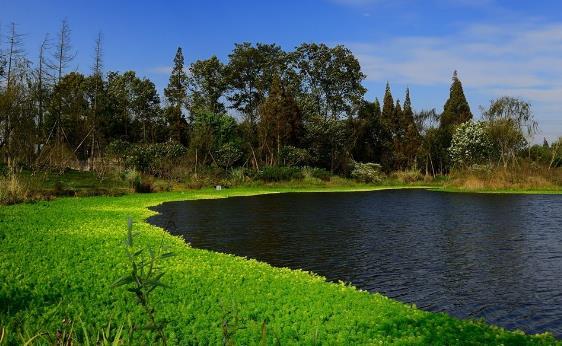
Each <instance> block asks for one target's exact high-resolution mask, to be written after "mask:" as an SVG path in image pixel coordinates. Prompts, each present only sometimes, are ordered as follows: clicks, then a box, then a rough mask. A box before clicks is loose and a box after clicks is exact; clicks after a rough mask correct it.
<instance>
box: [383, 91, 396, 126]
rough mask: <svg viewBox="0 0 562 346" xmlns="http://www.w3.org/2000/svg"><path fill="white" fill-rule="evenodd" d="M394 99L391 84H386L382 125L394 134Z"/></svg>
mask: <svg viewBox="0 0 562 346" xmlns="http://www.w3.org/2000/svg"><path fill="white" fill-rule="evenodd" d="M394 115H395V113H394V99H393V98H392V92H391V91H390V84H389V83H388V82H386V90H385V91H384V99H383V105H382V112H381V123H382V125H383V126H384V127H385V128H386V129H387V130H388V131H390V133H392V127H393V126H392V123H393V122H394V121H393V119H394Z"/></svg>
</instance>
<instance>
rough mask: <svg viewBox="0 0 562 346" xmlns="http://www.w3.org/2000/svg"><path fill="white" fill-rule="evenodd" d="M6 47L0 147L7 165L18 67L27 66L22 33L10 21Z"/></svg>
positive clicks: (0, 117) (9, 159) (15, 108)
mask: <svg viewBox="0 0 562 346" xmlns="http://www.w3.org/2000/svg"><path fill="white" fill-rule="evenodd" d="M6 43H7V48H6V52H5V54H4V55H5V58H4V59H5V66H6V67H5V72H4V95H3V102H2V103H1V106H0V107H1V108H2V109H0V124H1V125H2V126H1V127H2V133H1V134H0V149H4V156H5V161H6V162H7V163H8V166H11V165H12V156H13V152H12V145H11V143H12V140H11V139H12V138H11V137H12V132H13V127H14V117H15V116H16V115H17V114H16V113H17V107H16V106H17V100H18V98H19V92H18V90H15V89H16V88H15V85H16V82H17V77H18V76H19V77H21V76H22V75H23V74H19V73H18V72H21V71H18V69H24V68H25V67H26V66H28V63H27V60H26V59H25V56H24V50H23V35H22V34H19V33H18V32H17V30H16V24H15V23H12V24H11V25H10V29H9V31H8V34H7V36H6Z"/></svg>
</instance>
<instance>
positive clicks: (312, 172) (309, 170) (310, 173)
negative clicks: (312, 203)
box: [302, 167, 332, 181]
mask: <svg viewBox="0 0 562 346" xmlns="http://www.w3.org/2000/svg"><path fill="white" fill-rule="evenodd" d="M302 172H303V175H304V177H305V178H315V179H320V180H322V181H330V179H331V178H332V173H330V172H328V171H327V170H325V169H323V168H316V167H304V168H303V169H302Z"/></svg>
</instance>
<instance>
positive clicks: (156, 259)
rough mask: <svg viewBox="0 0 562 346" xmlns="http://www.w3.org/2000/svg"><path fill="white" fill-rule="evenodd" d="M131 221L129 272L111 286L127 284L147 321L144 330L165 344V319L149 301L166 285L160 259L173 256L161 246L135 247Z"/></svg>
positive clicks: (127, 239) (129, 222) (129, 227)
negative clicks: (153, 293) (158, 318)
mask: <svg viewBox="0 0 562 346" xmlns="http://www.w3.org/2000/svg"><path fill="white" fill-rule="evenodd" d="M134 237H135V234H134V233H133V221H132V219H131V218H129V220H128V222H127V238H126V240H125V245H126V247H127V257H128V259H129V262H130V270H131V271H130V273H129V274H127V275H125V276H123V277H121V278H120V279H118V280H117V281H115V282H114V283H113V285H112V286H113V287H114V288H116V287H120V286H127V291H129V292H131V293H133V294H134V295H135V297H136V301H137V303H138V304H139V305H140V306H141V307H142V308H143V310H144V312H145V313H146V315H147V317H148V319H149V323H148V324H146V325H145V326H144V328H143V329H145V330H149V331H150V330H153V331H156V333H157V335H158V338H159V339H160V341H161V342H162V344H164V345H166V335H165V334H164V327H165V325H166V322H165V321H158V320H157V319H156V311H155V308H154V307H153V305H152V303H151V300H150V298H151V293H152V292H153V291H154V290H155V289H156V288H158V287H166V285H164V284H163V283H162V277H163V276H164V274H165V272H164V271H163V270H162V267H161V266H160V261H161V260H163V259H166V258H169V257H172V256H174V254H173V253H171V252H166V253H162V251H161V250H162V247H160V249H159V250H158V251H157V252H154V250H153V249H152V248H149V249H144V248H140V249H137V248H136V247H135V245H134Z"/></svg>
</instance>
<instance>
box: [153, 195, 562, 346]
mask: <svg viewBox="0 0 562 346" xmlns="http://www.w3.org/2000/svg"><path fill="white" fill-rule="evenodd" d="M155 210H157V211H159V212H160V213H161V214H160V215H157V216H154V217H152V218H151V219H150V220H149V221H150V222H151V223H154V224H157V225H160V226H163V227H166V225H170V224H172V223H173V224H175V227H166V228H168V229H169V231H170V232H172V233H174V234H181V235H183V236H184V237H185V239H187V241H189V242H190V243H191V244H192V245H193V246H194V247H197V248H204V249H210V250H215V251H221V252H227V253H232V254H236V255H240V256H247V257H251V258H255V259H258V260H261V261H265V262H268V263H270V264H272V265H274V266H279V267H290V268H301V269H305V270H309V271H313V272H316V273H318V274H320V275H323V276H325V277H327V278H328V279H330V280H343V281H346V282H351V283H353V284H354V285H355V286H357V287H359V288H362V289H365V290H369V291H378V292H381V293H383V294H385V295H387V296H389V297H392V298H395V299H397V300H400V301H403V302H407V303H415V304H416V305H417V306H419V307H421V308H423V309H426V310H430V311H446V312H448V313H450V314H452V315H454V316H457V317H460V318H466V317H478V318H480V317H482V318H484V319H485V320H487V321H488V322H490V323H494V324H497V325H501V326H504V327H506V328H510V329H514V328H518V329H522V330H524V331H526V332H530V333H538V332H544V331H552V332H553V333H554V334H555V335H556V336H558V337H561V336H562V196H554V195H553V196H547V195H537V196H523V195H484V194H448V193H436V192H428V191H421V190H398V191H376V192H357V193H300V194H276V195H263V196H255V197H240V198H229V199H219V200H199V201H187V202H170V203H165V204H163V205H161V206H158V207H156V208H155Z"/></svg>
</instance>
